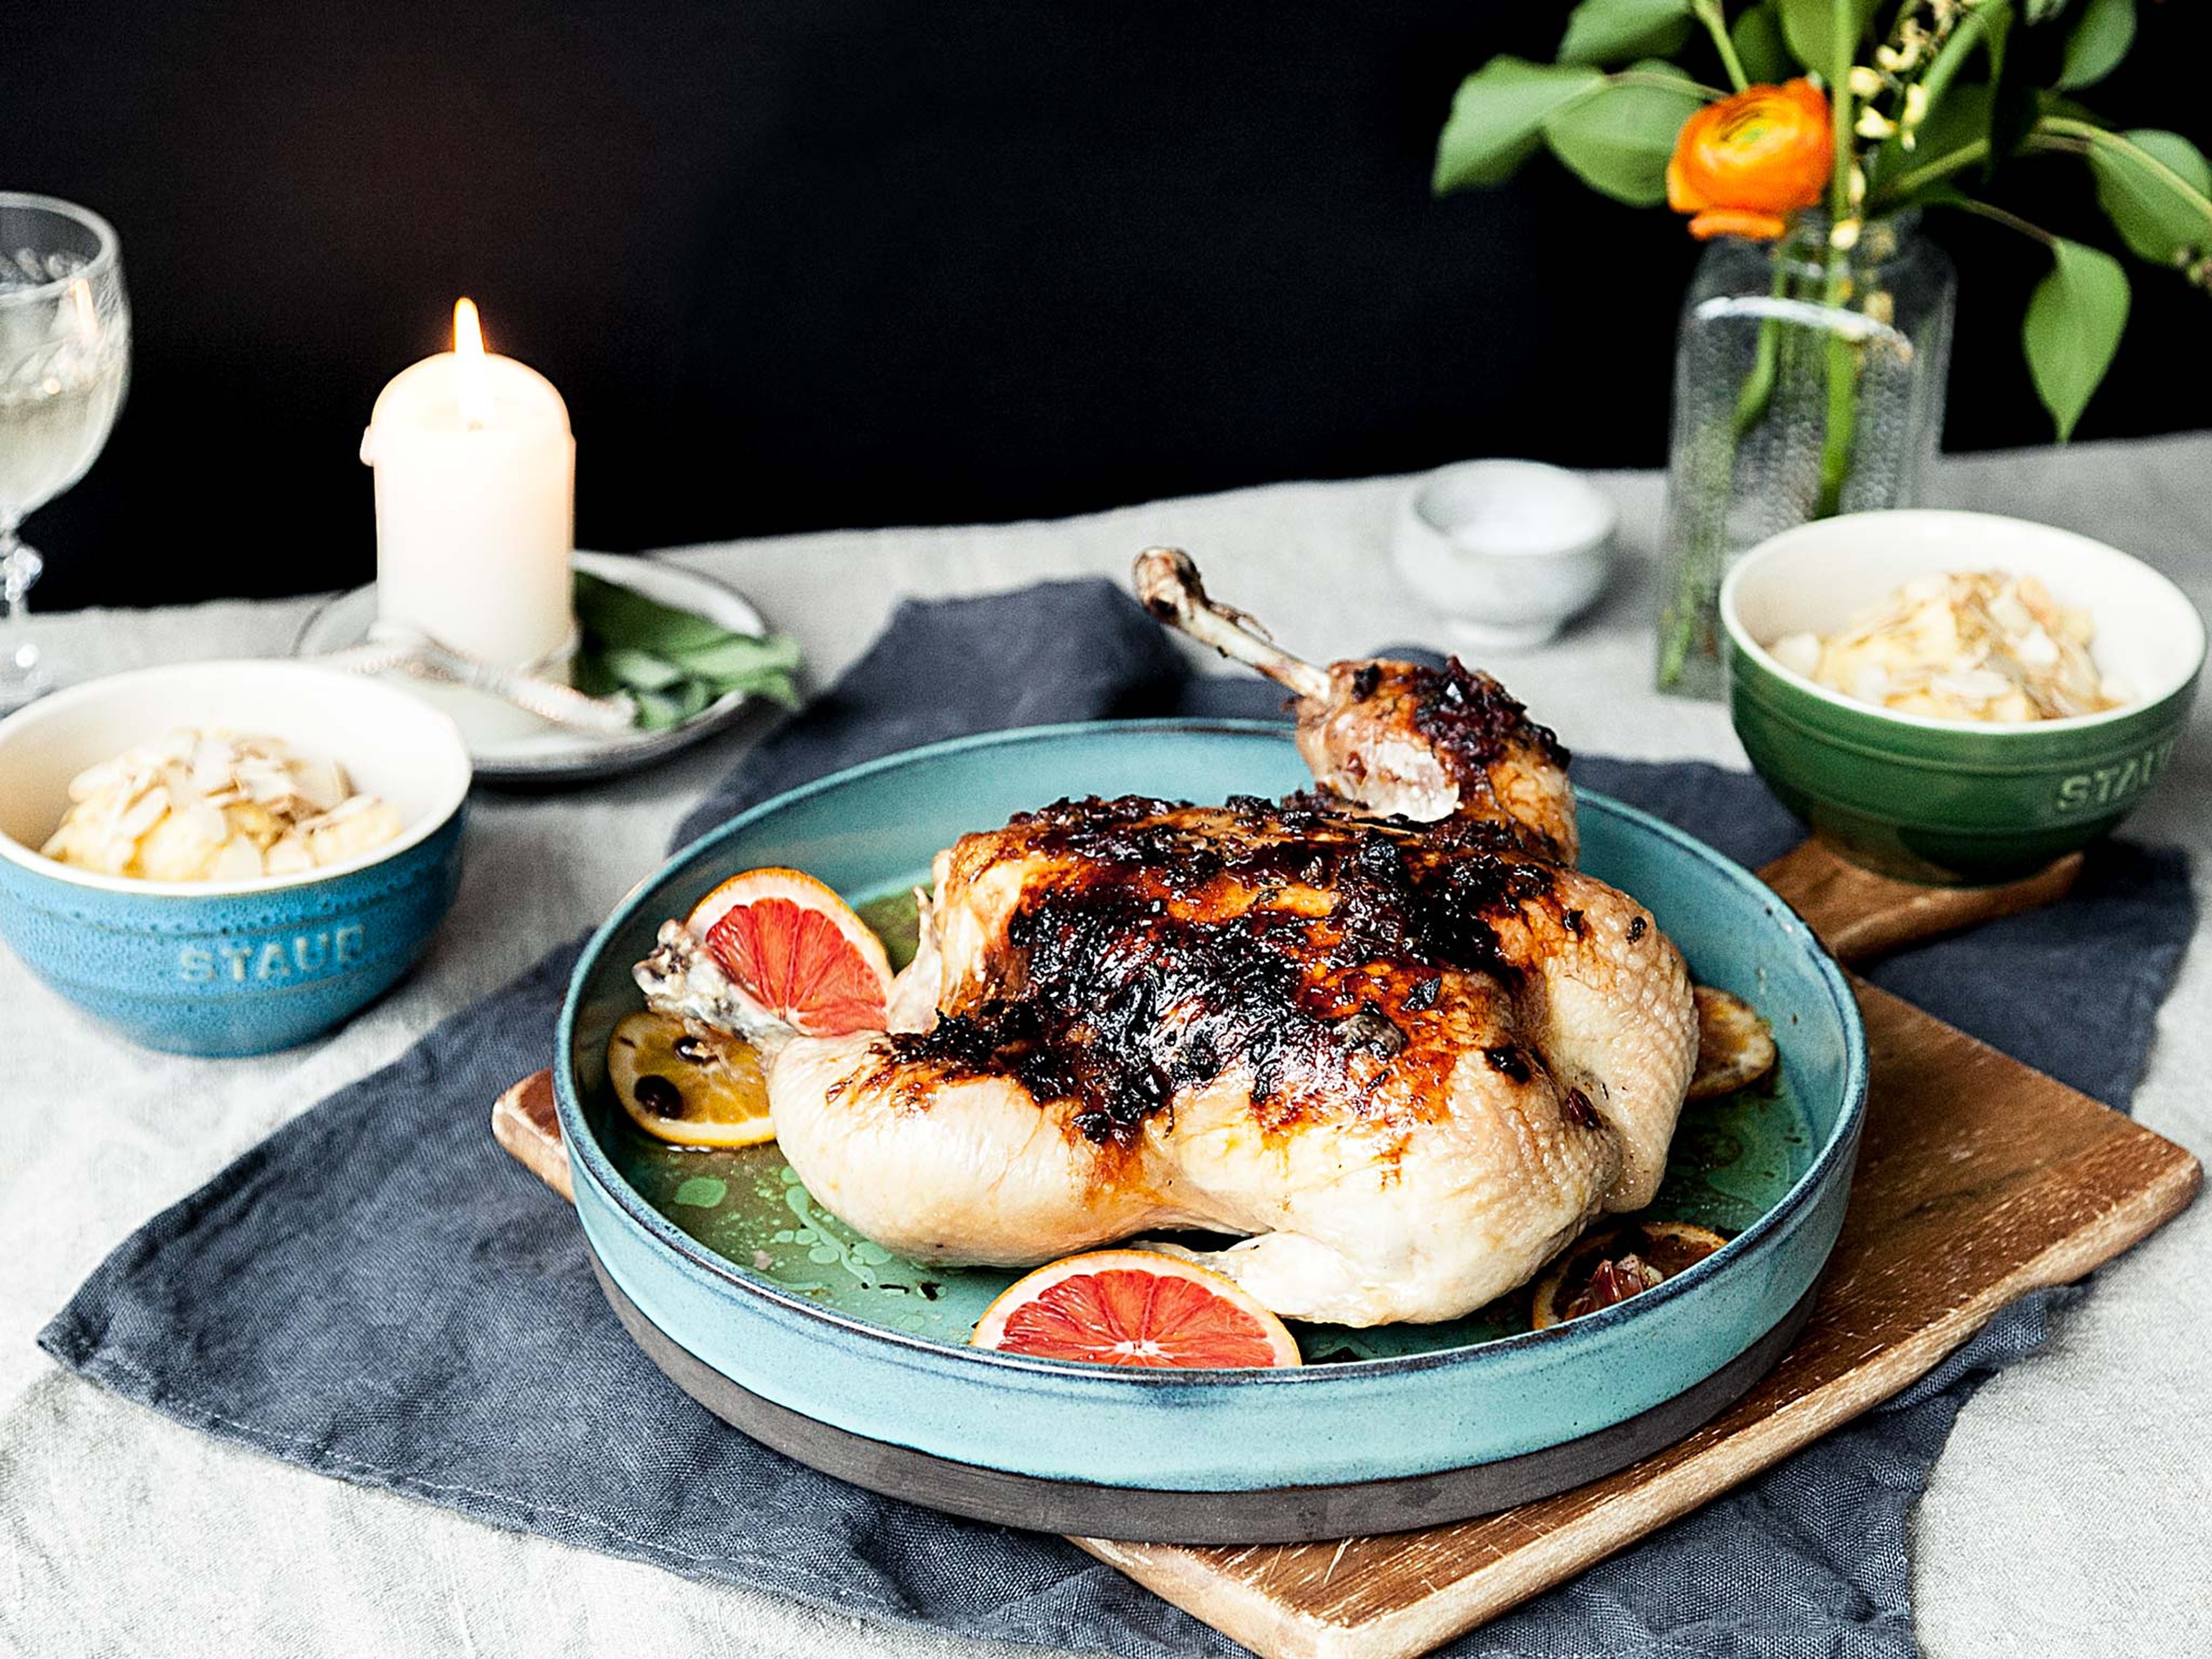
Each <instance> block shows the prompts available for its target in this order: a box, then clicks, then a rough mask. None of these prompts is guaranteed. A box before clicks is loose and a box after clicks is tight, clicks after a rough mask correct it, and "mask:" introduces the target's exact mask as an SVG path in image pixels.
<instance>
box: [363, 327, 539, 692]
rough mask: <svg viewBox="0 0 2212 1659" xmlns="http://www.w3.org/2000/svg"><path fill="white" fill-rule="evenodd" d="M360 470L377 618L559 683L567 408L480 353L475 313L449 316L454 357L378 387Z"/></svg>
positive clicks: (515, 368) (529, 376) (531, 372)
mask: <svg viewBox="0 0 2212 1659" xmlns="http://www.w3.org/2000/svg"><path fill="white" fill-rule="evenodd" d="M361 458H362V460H364V461H366V462H367V463H368V465H369V466H370V467H371V468H373V469H374V471H375V474H376V597H377V611H378V614H379V615H380V617H382V618H383V619H384V620H386V621H387V622H398V623H405V624H407V625H408V626H410V627H412V628H416V629H420V630H422V632H423V633H425V634H428V635H430V636H431V637H432V638H433V639H435V640H436V641H439V642H440V643H441V644H444V645H448V646H451V647H453V648H454V649H455V650H457V651H464V652H466V653H468V654H469V655H471V656H473V657H481V658H483V659H484V660H485V661H487V662H492V663H496V664H498V665H501V667H506V668H536V669H538V671H540V672H543V673H545V674H548V675H549V676H551V677H555V678H567V664H566V662H565V660H564V659H562V653H563V652H564V651H565V649H566V647H568V643H569V641H570V637H571V635H572V634H573V633H574V626H575V615H574V606H573V605H572V603H571V592H570V586H569V582H570V578H569V574H568V562H569V555H570V554H571V553H572V552H573V551H574V548H575V495H576V486H575V480H576V441H575V439H574V437H572V436H571V435H569V431H568V405H567V404H563V403H562V401H561V394H560V393H559V392H556V391H555V390H554V389H553V384H552V382H551V381H550V380H547V379H546V378H545V377H544V375H542V374H539V373H538V371H537V370H536V369H534V368H526V366H524V365H523V364H521V363H518V362H515V361H514V360H513V358H512V357H501V356H494V355H492V354H490V353H488V352H486V351H485V349H484V344H483V330H482V327H481V325H479V324H478V322H477V308H476V306H475V304H474V303H473V302H471V301H467V300H463V301H459V303H458V304H457V305H455V306H454V307H453V350H451V351H450V352H441V353H440V354H439V355H438V356H435V357H426V358H424V359H423V360H422V362H419V363H416V365H414V367H412V368H407V369H404V370H402V371H401V372H400V374H398V376H397V377H395V378H394V379H393V380H392V384H391V385H389V386H386V387H385V388H384V392H383V393H382V395H381V396H380V397H379V398H377V400H376V408H375V410H374V412H373V413H372V414H371V415H370V416H369V419H368V432H367V433H365V434H364V435H362V441H361Z"/></svg>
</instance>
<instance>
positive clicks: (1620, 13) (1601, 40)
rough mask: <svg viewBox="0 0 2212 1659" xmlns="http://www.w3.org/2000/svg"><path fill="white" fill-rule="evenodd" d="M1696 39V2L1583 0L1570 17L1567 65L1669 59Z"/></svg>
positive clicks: (1564, 51) (1563, 56)
mask: <svg viewBox="0 0 2212 1659" xmlns="http://www.w3.org/2000/svg"><path fill="white" fill-rule="evenodd" d="M1689 38H1690V0H1583V3H1582V4H1580V5H1579V6H1577V7H1576V8H1575V9H1574V10H1573V11H1572V12H1571V13H1569V14H1568V15H1567V34H1566V39H1565V40H1562V41H1560V42H1559V61H1560V62H1561V63H1562V64H1620V63H1626V61H1627V60H1628V59H1630V58H1642V57H1650V56H1655V55H1656V56H1660V57H1664V56H1666V55H1667V54H1668V53H1670V52H1677V51H1680V49H1681V46H1682V43H1683V42H1684V41H1685V40H1688V39H1689Z"/></svg>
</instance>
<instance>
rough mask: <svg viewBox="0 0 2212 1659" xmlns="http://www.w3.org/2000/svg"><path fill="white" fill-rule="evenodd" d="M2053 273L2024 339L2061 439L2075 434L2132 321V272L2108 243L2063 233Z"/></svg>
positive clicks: (2030, 310) (2030, 313) (2032, 301)
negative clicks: (2122, 265)
mask: <svg viewBox="0 0 2212 1659" xmlns="http://www.w3.org/2000/svg"><path fill="white" fill-rule="evenodd" d="M2127 325H2128V274H2127V272H2126V271H2124V270H2122V269H2121V268H2120V262H2119V261H2118V259H2115V258H2113V257H2112V255H2111V254H2109V253H2107V252H2105V251H2104V250H2103V249H2101V248H2093V247H2090V246H2087V245H2085V244H2083V243H2081V242H2069V241H2067V240H2064V239H2063V237H2062V238H2058V239H2056V240H2053V241H2052V243H2051V272H2050V275H2048V276H2045V278H2044V279H2043V280H2042V281H2041V282H2039V283H2037V284H2036V285H2035V292H2034V293H2033V295H2029V297H2028V301H2027V320H2026V322H2024V323H2023V324H2022V325H2021V347H2022V348H2023V349H2025V350H2026V352H2027V372H2028V375H2029V377H2030V378H2031V379H2032V380H2034V382H2035V392H2036V396H2038V397H2039V398H2042V399H2043V406H2044V407H2045V409H2047V410H2050V411H2051V420H2052V422H2054V423H2055V424H2056V425H2057V428H2058V441H2059V442H2061V443H2064V442H2065V441H2067V440H2068V439H2069V438H2070V437H2072V436H2073V435H2074V426H2075V422H2077V421H2079V420H2080V419H2081V411H2082V410H2084V409H2086V408H2087V407H2088V404H2089V399H2090V398H2091V396H2092V395H2093V393H2094V392H2096V390H2097V385H2098V382H2100V380H2103V379H2104V378H2105V371H2106V369H2108V368H2111V367H2112V354H2113V353H2114V352H2115V351H2118V349H2119V346H2120V333H2121V331H2123V330H2124V329H2125V328H2126V327H2127Z"/></svg>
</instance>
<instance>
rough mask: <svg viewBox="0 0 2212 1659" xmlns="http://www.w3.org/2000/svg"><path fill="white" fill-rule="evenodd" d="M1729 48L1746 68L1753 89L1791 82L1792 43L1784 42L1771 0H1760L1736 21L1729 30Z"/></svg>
mask: <svg viewBox="0 0 2212 1659" xmlns="http://www.w3.org/2000/svg"><path fill="white" fill-rule="evenodd" d="M1729 44H1731V45H1732V46H1735V55H1736V57H1737V58H1738V59H1739V60H1740V61H1741V63H1742V64H1743V72H1744V75H1745V77H1746V78H1747V79H1748V80H1749V81H1750V82H1752V84H1753V85H1754V86H1762V85H1771V84H1772V83H1774V82H1778V81H1786V80H1788V79H1789V78H1790V70H1791V68H1792V67H1793V65H1792V64H1791V63H1790V46H1789V43H1788V42H1787V41H1785V40H1783V38H1782V20H1781V18H1779V17H1778V16H1777V15H1775V11H1774V7H1773V6H1772V4H1771V3H1770V0H1760V3H1759V4H1758V5H1756V6H1753V8H1752V9H1750V10H1749V11H1747V12H1745V13H1744V14H1743V15H1742V16H1741V17H1739V18H1737V19H1736V20H1735V27H1732V28H1730V29H1729Z"/></svg>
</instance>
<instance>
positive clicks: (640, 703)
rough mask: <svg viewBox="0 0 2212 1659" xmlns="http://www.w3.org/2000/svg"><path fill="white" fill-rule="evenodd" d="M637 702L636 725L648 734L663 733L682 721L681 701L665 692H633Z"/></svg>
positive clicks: (632, 694)
mask: <svg viewBox="0 0 2212 1659" xmlns="http://www.w3.org/2000/svg"><path fill="white" fill-rule="evenodd" d="M630 696H632V697H633V698H634V699H635V701H636V702H637V723H638V724H639V725H640V726H643V727H644V728H645V729H646V730H647V731H648V732H665V731H666V730H667V729H668V728H669V727H670V726H678V725H681V724H682V723H683V720H684V704H683V701H682V699H680V698H678V697H676V696H671V695H670V694H669V693H668V692H665V691H633V692H631V693H630Z"/></svg>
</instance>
